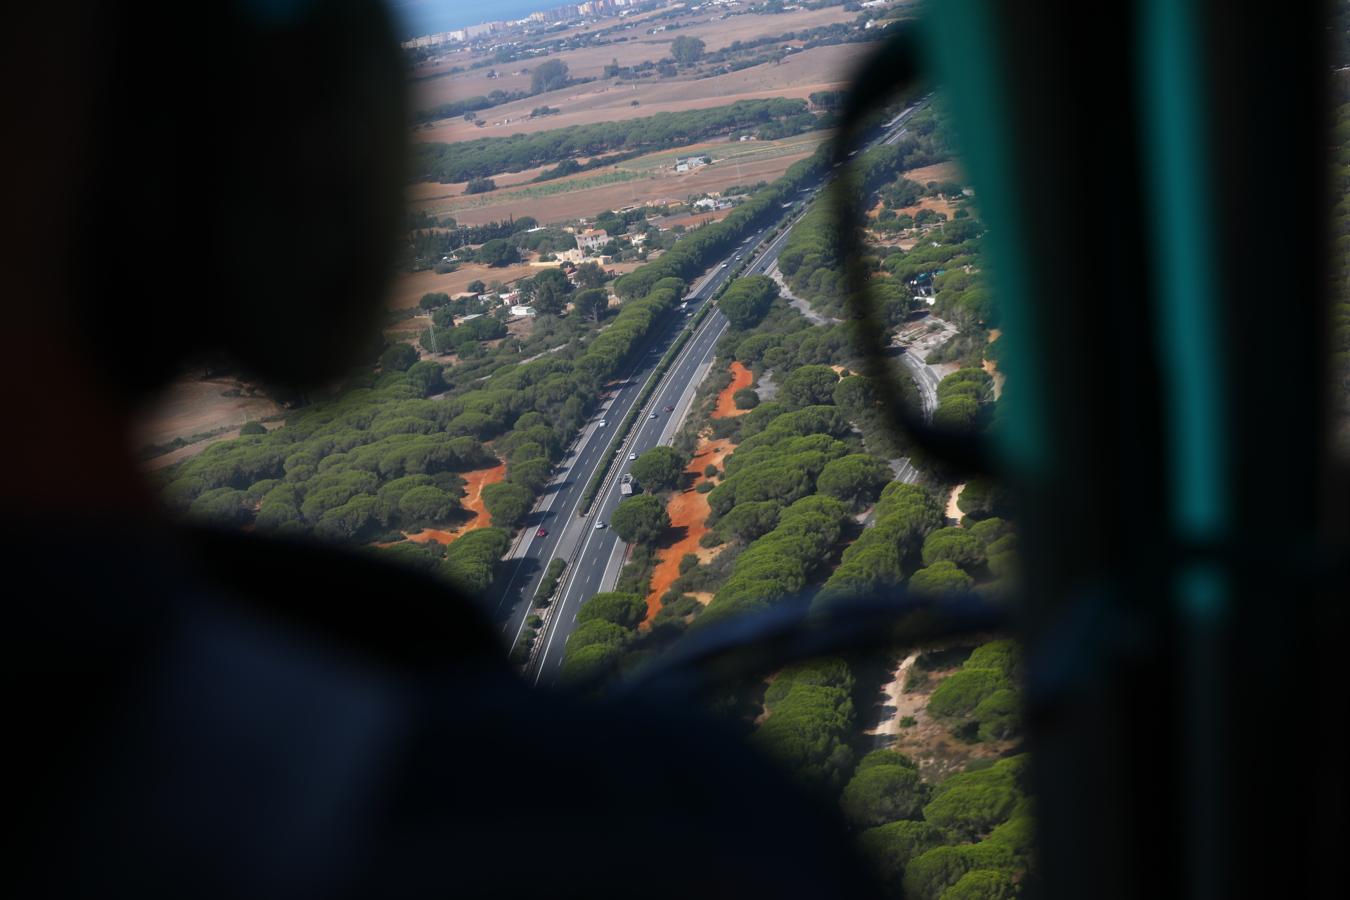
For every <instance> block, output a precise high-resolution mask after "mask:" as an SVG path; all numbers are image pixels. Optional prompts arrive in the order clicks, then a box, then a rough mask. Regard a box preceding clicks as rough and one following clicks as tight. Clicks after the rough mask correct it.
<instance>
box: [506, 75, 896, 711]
mask: <svg viewBox="0 0 1350 900" xmlns="http://www.w3.org/2000/svg"><path fill="white" fill-rule="evenodd" d="M922 102H923V101H920V102H919V103H917V104H915V105H914V106H912V107H910V108H909V109H906V110H905V111H904V112H902V113H901V114H900V115H899V116H897V117H896V118H894V119H892V120H891V121H890V122H888V123H887V124H886V126H885V128H884V130H883V132H882V135H881V136H879V137H878V139H877V141H878V142H884V143H894V142H895V141H896V140H898V137H899V136H900V135H903V134H904V131H905V129H904V128H903V124H904V122H905V121H906V120H907V119H908V118H909V117H910V116H911V115H912V114H913V113H914V112H915V111H916V110H917V109H918V108H919V107H920V106H921V105H922ZM827 177H828V174H827V175H825V176H822V180H821V181H820V182H817V183H815V184H812V185H809V186H808V187H806V188H804V189H803V190H802V191H801V193H802V194H803V195H804V197H803V200H804V202H803V203H802V204H800V206H796V207H794V208H793V210H792V211H791V212H790V213H788V218H789V219H793V220H795V218H796V217H799V216H800V215H801V214H802V213H803V212H804V211H805V210H806V208H807V207H808V206H809V205H810V202H811V201H812V200H814V199H815V197H816V196H817V194H818V193H819V190H820V187H821V184H822V183H823V181H824V179H825V178H827ZM778 224H779V223H778V222H774V223H772V224H770V225H767V226H765V227H764V228H762V229H760V230H759V231H758V232H756V233H754V234H752V235H751V236H750V237H749V238H748V239H746V240H744V241H743V242H742V244H741V245H740V247H739V248H738V249H735V250H733V251H732V252H731V254H729V255H728V256H727V257H726V258H725V259H724V260H723V261H722V262H721V263H719V264H718V265H717V266H715V267H714V268H713V269H711V270H710V272H709V274H708V275H706V276H705V277H704V278H703V280H702V281H700V282H699V283H697V284H696V285H695V288H694V290H693V291H692V292H691V293H690V296H689V310H688V312H689V313H690V314H693V313H695V312H697V310H698V309H699V308H701V306H702V305H703V303H705V302H707V298H709V297H711V296H712V295H713V294H714V293H715V292H716V291H717V289H718V288H719V287H720V286H721V285H722V283H723V282H724V281H725V280H726V279H727V278H728V277H729V273H731V272H732V271H734V270H735V269H736V267H737V266H738V265H739V264H740V262H741V261H742V260H743V258H744V257H747V256H749V255H750V254H752V253H755V252H757V253H758V256H755V257H754V259H753V262H752V263H751V264H750V265H749V266H748V267H747V269H746V270H745V272H744V273H743V274H745V275H754V274H763V273H764V272H765V271H766V270H767V269H769V268H770V267H771V266H772V265H773V264H774V262H776V261H777V259H778V254H779V253H780V252H781V251H782V249H783V246H784V245H785V243H786V241H787V236H788V234H789V232H790V230H791V229H790V227H789V228H785V229H784V230H783V232H782V233H781V234H779V235H778V236H776V237H774V238H773V239H772V241H770V242H769V243H768V244H767V246H762V245H764V242H765V240H766V238H768V236H769V235H770V234H771V233H772V232H773V230H774V229H775V228H776V227H777V225H778ZM678 315H679V314H677V316H678ZM678 326H679V322H678V320H677V322H676V323H674V324H673V325H672V326H671V327H669V328H668V330H667V331H666V332H665V333H664V334H662V335H661V336H660V337H659V338H658V339H657V340H656V341H655V342H654V343H653V345H652V346H651V347H650V348H649V349H648V350H647V351H645V353H644V354H643V355H642V357H641V358H640V359H639V361H638V362H637V363H636V364H635V366H634V371H633V372H632V373H630V374H629V376H628V377H627V378H626V379H625V381H624V384H623V385H622V386H621V387H620V388H619V390H618V391H617V393H616V394H615V396H614V397H613V398H612V399H611V400H609V401H607V403H606V405H605V407H604V408H603V409H602V412H601V413H600V414H599V416H598V417H597V418H598V419H599V418H603V419H604V420H605V421H606V422H607V425H606V426H605V427H604V428H600V427H599V426H598V424H597V423H592V424H591V425H589V426H587V428H586V429H585V430H584V431H583V433H582V435H581V437H580V438H579V440H578V442H577V444H576V445H575V448H574V449H573V450H572V451H571V452H570V453H569V455H568V458H567V459H566V460H564V462H563V467H564V469H563V474H562V475H560V476H559V478H558V480H557V481H556V483H555V484H554V485H550V487H549V491H550V493H549V494H548V495H546V498H545V501H544V509H543V510H542V511H541V512H540V513H538V514H536V516H537V520H536V519H531V521H530V523H529V524H528V525H527V527H526V531H527V535H528V536H527V537H526V539H525V540H526V543H525V544H524V546H523V547H522V549H521V551H520V554H519V557H520V558H519V559H517V560H515V564H514V569H513V574H512V575H511V576H509V581H508V584H507V587H506V590H505V591H504V593H503V594H502V596H501V598H500V599H499V601H498V608H497V615H498V617H499V618H502V619H503V625H502V628H503V635H504V636H509V637H510V639H511V642H512V643H513V644H514V642H515V640H516V639H517V638H518V636H519V634H520V633H521V631H523V629H524V627H525V620H526V618H527V616H528V613H529V611H530V607H531V603H530V599H531V598H532V597H533V596H534V590H535V589H536V587H537V585H538V583H539V580H540V577H541V574H542V571H543V569H544V568H545V567H546V566H547V564H548V561H549V560H550V559H552V558H553V557H555V556H559V557H562V558H564V559H567V560H569V565H568V570H567V572H566V573H565V574H564V577H563V581H562V584H561V587H560V589H559V590H558V592H557V593H556V595H555V597H554V600H553V603H552V608H551V610H550V614H549V616H548V619H547V621H546V623H545V626H544V628H543V630H542V631H541V632H540V634H539V635H538V637H537V638H536V644H537V646H536V650H535V655H534V659H533V661H532V664H531V665H530V666H529V667H528V669H527V672H526V676H527V678H528V680H529V681H530V683H531V684H534V685H538V686H552V685H554V684H556V682H557V678H558V673H559V671H560V670H561V667H562V661H563V655H564V651H565V649H566V643H567V637H568V635H570V634H571V633H572V631H573V629H574V628H575V627H576V617H577V612H578V610H579V609H580V608H581V604H582V603H583V602H585V600H587V599H588V598H590V597H591V596H593V595H595V594H597V593H600V592H602V591H606V590H612V589H613V588H614V585H615V582H616V581H617V579H618V574H619V570H620V569H621V568H622V565H623V559H624V555H625V549H626V545H625V544H624V543H623V542H622V541H620V540H619V539H618V537H617V536H616V535H615V534H614V532H613V530H612V529H611V528H609V518H610V516H611V515H612V514H613V512H614V508H615V507H616V506H618V503H619V500H620V494H619V479H618V476H619V475H620V474H621V473H622V472H624V471H626V470H627V468H628V466H629V465H630V460H629V456H630V455H633V454H635V455H640V454H641V453H643V452H644V451H646V450H649V449H651V448H652V447H655V446H658V445H660V444H669V443H670V442H671V441H672V439H673V437H674V434H675V432H676V431H677V430H678V428H679V426H680V424H681V423H682V422H683V420H684V417H685V415H686V414H687V412H688V409H689V407H690V405H692V402H693V399H694V395H695V394H696V392H697V390H698V385H699V384H700V383H701V382H702V381H703V378H704V376H706V374H707V372H708V369H709V368H710V367H711V365H712V362H713V357H714V355H715V353H716V348H717V342H718V340H719V339H720V338H721V337H722V335H723V334H724V333H725V332H726V329H727V327H728V323H727V321H726V318H725V317H724V316H723V315H722V314H721V312H720V311H718V310H716V309H714V310H712V311H711V313H709V314H708V315H707V316H705V317H704V320H703V321H702V322H701V323H700V325H699V328H698V330H697V332H696V333H695V334H694V336H693V337H692V338H691V339H690V340H689V341H688V343H687V344H686V345H685V346H684V348H683V349H682V350H681V351H680V355H679V357H678V358H677V359H676V361H675V363H674V364H673V365H672V366H671V367H670V369H669V370H668V371H667V372H666V373H665V375H664V376H663V378H662V380H661V383H660V385H659V386H658V388H657V390H656V391H655V392H654V393H653V394H652V396H651V398H650V399H649V400H648V403H647V405H646V406H645V407H644V409H643V412H642V414H641V416H640V418H639V419H638V420H637V422H636V423H635V424H634V426H633V430H632V433H631V434H630V435H629V436H628V439H627V442H626V443H625V444H624V447H623V449H622V451H621V453H620V454H619V457H618V459H617V460H616V461H615V463H614V465H613V467H612V469H611V471H610V472H609V473H608V478H607V480H606V482H605V484H604V486H603V487H602V488H601V491H600V493H599V495H597V498H596V500H595V503H594V506H593V508H592V510H591V511H590V513H589V514H588V515H587V516H585V517H579V516H577V514H576V513H577V507H578V505H579V503H580V499H581V494H582V493H583V492H584V490H585V487H586V485H587V484H589V482H590V480H591V478H592V477H593V475H594V473H595V471H596V470H597V468H598V467H599V465H600V464H601V462H602V461H603V460H604V458H605V451H606V450H607V448H608V447H609V444H610V441H611V440H612V438H613V436H614V429H615V428H617V427H618V426H619V424H620V423H621V422H622V421H623V419H624V418H625V417H626V416H627V415H628V412H629V410H631V409H632V406H633V403H634V402H635V401H636V399H637V395H638V394H639V393H640V392H641V390H642V386H643V384H645V383H646V380H647V378H648V376H649V375H650V373H651V371H652V369H653V367H654V366H655V365H656V363H657V362H659V361H660V359H661V357H662V355H663V354H664V353H665V351H666V349H668V348H669V346H670V345H671V344H672V343H673V342H674V340H675V339H676V337H677V336H678V334H679V332H680V330H681V329H680V327H678ZM554 498H556V502H555V499H554ZM541 524H542V525H543V526H544V527H545V528H546V529H548V531H549V533H548V535H547V536H545V537H543V538H538V537H535V532H536V530H537V528H538V527H539V525H541ZM597 525H598V526H600V527H597Z"/></svg>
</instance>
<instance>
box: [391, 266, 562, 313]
mask: <svg viewBox="0 0 1350 900" xmlns="http://www.w3.org/2000/svg"><path fill="white" fill-rule="evenodd" d="M538 272H539V270H538V269H537V268H535V267H534V266H527V265H517V266H503V267H501V268H493V267H491V266H482V265H479V264H478V263H468V264H466V265H461V266H460V267H459V268H458V269H456V270H455V271H453V272H447V273H446V274H444V275H437V274H436V273H435V272H433V271H431V270H430V269H428V270H426V271H423V272H413V273H411V274H402V275H399V276H398V277H396V278H395V279H394V280H393V282H392V284H390V286H389V295H388V301H387V305H388V308H389V309H407V308H408V307H410V306H416V305H417V304H418V301H420V300H421V299H422V295H423V294H428V293H431V292H432V291H442V292H444V293H446V294H449V295H450V296H452V297H453V296H454V295H455V294H460V293H463V292H464V291H467V290H468V289H469V282H471V281H482V282H483V283H485V284H491V283H492V282H494V281H500V282H502V283H503V284H507V283H510V282H512V281H515V280H516V279H518V278H524V277H525V276H527V275H534V274H537V273H538Z"/></svg>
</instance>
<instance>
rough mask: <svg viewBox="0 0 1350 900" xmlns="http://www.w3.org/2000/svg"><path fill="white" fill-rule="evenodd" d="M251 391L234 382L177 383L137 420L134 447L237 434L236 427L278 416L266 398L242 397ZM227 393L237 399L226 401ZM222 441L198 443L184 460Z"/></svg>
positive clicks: (200, 380) (188, 380)
mask: <svg viewBox="0 0 1350 900" xmlns="http://www.w3.org/2000/svg"><path fill="white" fill-rule="evenodd" d="M251 387H252V386H251V385H249V384H246V383H245V382H242V381H240V380H238V379H236V378H184V379H180V380H179V381H177V382H175V383H174V384H172V385H170V387H169V388H168V389H167V390H165V391H164V393H163V394H161V395H160V397H159V399H158V400H157V401H156V402H155V403H154V404H153V405H152V406H151V407H150V408H148V409H147V410H146V411H145V413H144V414H143V415H142V416H140V418H139V421H138V422H137V424H136V426H135V430H134V431H133V434H134V435H135V438H134V446H136V447H144V446H148V445H150V444H167V443H169V442H170V441H172V440H173V439H174V438H183V439H184V440H187V439H188V438H190V437H192V436H193V435H194V434H202V433H204V432H208V431H215V430H216V429H219V428H226V427H229V428H233V429H235V433H236V434H237V433H238V430H237V429H238V427H239V426H241V425H243V424H244V423H245V422H249V421H257V420H259V419H264V418H268V417H271V416H276V415H280V414H281V412H282V408H281V407H280V406H278V405H277V404H276V403H274V402H273V401H272V400H271V399H269V398H267V397H264V396H259V395H255V396H251V397H250V396H244V395H243V394H244V393H245V392H247V391H248V390H250V389H251ZM227 392H238V393H239V394H240V396H234V397H228V396H225V394H226V393H227ZM225 437H226V435H224V434H222V435H220V436H219V437H215V438H211V439H208V440H203V441H198V442H197V443H195V444H193V445H191V446H192V447H193V448H195V450H194V451H193V452H191V453H187V454H184V456H183V458H185V457H186V456H192V455H193V454H194V453H200V452H201V451H202V450H204V449H205V448H206V447H208V446H210V445H211V444H212V443H214V442H215V441H219V440H224V439H225ZM183 449H184V450H186V449H188V448H186V447H185V448H183ZM177 452H179V451H175V453H177ZM157 459H158V457H157Z"/></svg>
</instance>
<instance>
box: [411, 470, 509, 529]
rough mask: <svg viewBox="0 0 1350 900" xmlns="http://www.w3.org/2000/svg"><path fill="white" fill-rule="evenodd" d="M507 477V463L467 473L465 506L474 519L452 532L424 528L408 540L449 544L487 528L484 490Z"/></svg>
mask: <svg viewBox="0 0 1350 900" xmlns="http://www.w3.org/2000/svg"><path fill="white" fill-rule="evenodd" d="M505 477H506V463H498V464H497V465H495V466H493V467H492V468H490V469H475V470H474V471H472V472H465V473H464V492H465V493H464V500H463V506H464V508H465V509H466V510H468V511H469V512H471V513H473V518H471V519H469V520H468V521H467V522H465V523H464V524H463V525H460V526H459V527H458V528H455V529H452V530H450V531H445V530H441V529H436V528H423V529H422V530H421V531H419V532H417V533H416V534H410V535H408V540H410V541H412V542H413V543H415V544H425V543H426V542H427V541H435V542H436V543H438V544H448V543H450V542H451V541H453V540H454V539H455V538H457V537H459V536H460V535H462V534H464V533H466V532H469V531H473V530H474V529H475V528H485V527H487V526H488V525H489V524H490V522H489V517H488V513H487V508H486V507H484V506H483V488H485V487H486V486H488V485H489V484H496V483H497V482H499V481H501V480H502V479H503V478H505Z"/></svg>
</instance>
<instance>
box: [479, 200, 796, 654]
mask: <svg viewBox="0 0 1350 900" xmlns="http://www.w3.org/2000/svg"><path fill="white" fill-rule="evenodd" d="M777 224H778V223H777V222H774V223H771V224H769V225H766V226H764V227H763V228H761V229H760V230H759V231H756V232H754V233H752V234H751V235H750V237H749V240H747V241H745V242H744V243H743V244H742V245H741V246H742V248H750V247H755V246H757V245H759V244H760V243H762V242H763V240H764V238H765V237H766V236H767V235H768V234H769V233H771V232H772V231H773V229H774V228H775V227H776V226H777ZM780 246H781V245H780ZM743 252H748V251H746V250H736V251H734V252H733V253H732V255H731V256H730V257H728V260H729V261H728V264H727V265H726V266H725V267H723V266H722V265H720V264H719V265H717V266H715V267H714V268H713V269H712V270H711V271H710V272H709V273H708V274H707V275H705V276H704V277H703V278H702V279H701V280H700V281H698V282H696V283H695V285H694V289H693V290H692V291H691V292H690V293H689V296H688V298H687V299H688V303H689V310H690V311H691V312H693V311H697V310H698V309H699V308H701V307H702V305H703V304H704V303H705V302H706V301H707V299H708V298H709V297H711V296H712V295H713V294H714V293H715V292H716V291H717V289H718V288H719V287H721V286H722V284H723V282H725V281H726V280H727V279H728V278H729V277H730V274H731V272H732V271H733V270H734V268H735V266H736V263H735V256H736V254H739V253H743ZM687 322H688V318H687V317H686V316H685V315H684V313H683V312H682V311H676V312H673V313H671V314H670V315H669V316H668V319H667V323H666V327H665V328H664V329H662V330H660V331H659V333H658V334H656V335H655V336H654V337H653V338H651V339H650V340H649V342H648V343H647V344H646V346H645V347H644V348H642V349H641V350H639V352H638V356H637V359H636V361H634V362H632V363H630V364H629V369H628V370H627V371H626V372H625V373H623V376H622V377H621V378H620V379H619V381H618V383H617V384H615V385H613V386H612V389H611V391H610V392H609V395H608V396H607V397H606V398H605V399H604V400H603V401H602V403H601V405H600V408H599V410H598V411H597V413H596V414H595V415H593V416H592V417H591V421H590V422H589V423H588V424H587V425H586V427H585V428H584V429H582V432H581V434H580V435H579V436H578V438H577V440H576V441H574V442H573V444H572V446H571V447H569V448H568V451H567V454H566V456H565V457H564V458H563V460H562V461H561V462H560V463H559V465H558V468H557V471H556V474H555V475H554V479H553V481H552V482H551V483H550V484H549V485H548V487H547V488H546V489H545V492H544V496H543V497H542V498H541V501H540V503H539V504H538V505H537V506H536V508H535V510H534V511H533V512H532V513H531V514H530V516H529V517H528V518H527V519H526V521H525V525H524V527H523V528H522V531H521V536H520V538H519V539H518V540H517V542H516V544H515V545H514V546H513V548H512V552H511V553H510V554H509V556H508V558H507V561H506V563H505V564H504V565H505V572H504V573H503V575H501V576H499V579H498V580H499V582H504V585H503V588H502V589H501V591H500V592H498V593H497V594H496V596H494V597H491V598H489V602H490V605H489V607H488V613H489V614H490V615H491V616H492V618H493V620H494V621H495V622H497V623H498V627H499V628H500V630H501V633H502V636H503V638H504V640H505V641H506V642H507V643H510V644H512V645H514V642H515V640H516V638H517V636H518V635H519V634H520V632H521V631H522V630H523V628H524V625H525V621H526V619H527V618H528V616H529V614H530V611H531V607H532V601H533V598H534V593H535V591H536V590H537V589H538V587H539V582H540V580H541V579H542V577H543V574H544V570H545V569H546V568H547V567H548V563H549V561H550V560H552V559H554V558H555V557H561V558H563V559H571V558H572V557H573V556H574V551H575V550H576V549H577V547H578V545H579V544H581V543H583V542H587V541H588V540H589V539H592V538H593V537H594V536H593V535H592V534H591V533H590V532H591V530H592V522H593V521H595V517H596V512H594V511H593V512H592V513H591V514H589V515H587V516H585V517H581V516H579V515H578V508H579V507H580V505H581V498H582V494H584V493H585V490H586V486H587V485H588V484H589V483H590V481H591V478H592V477H593V476H594V475H595V472H596V471H597V470H598V469H599V468H600V465H601V464H602V462H604V461H605V456H606V451H607V450H608V448H609V445H610V442H611V441H612V440H613V439H614V436H615V434H616V433H617V430H618V429H619V427H620V426H621V425H622V423H623V420H624V419H625V418H626V417H627V415H628V413H629V411H630V410H631V409H632V408H633V404H634V403H636V402H637V398H638V395H639V394H640V393H641V392H642V387H643V385H644V384H646V382H647V379H648V378H649V376H650V375H651V373H652V370H653V369H655V368H656V365H657V363H659V362H660V361H661V358H662V357H663V356H664V355H665V353H666V351H667V350H668V349H669V348H670V346H671V344H673V343H674V342H675V340H676V339H677V338H678V337H679V335H680V333H681V332H682V331H684V330H685V326H686V323H687ZM719 322H720V323H721V329H720V330H719V329H717V325H718V323H719ZM724 329H725V320H724V319H723V318H722V315H721V313H719V312H716V311H714V312H713V313H712V314H711V315H708V316H706V317H705V318H704V320H703V322H702V323H701V327H700V328H699V331H698V333H697V334H696V335H695V336H694V338H692V339H691V340H690V341H689V342H688V343H687V344H686V345H685V350H684V355H683V356H682V358H681V363H683V361H684V360H686V359H688V358H689V356H690V353H691V351H694V350H696V351H698V352H700V353H701V352H703V351H705V350H706V351H707V352H708V353H711V348H712V347H713V346H715V345H716V341H717V338H718V337H720V336H721V333H722V330H724ZM714 330H715V331H716V335H715V336H712V337H711V338H709V335H710V334H712V332H713V331H714ZM709 340H710V341H711V343H708V341H709ZM688 371H689V370H688V369H687V368H685V367H684V366H683V364H681V365H677V366H672V367H671V370H670V372H668V373H667V378H666V381H667V382H669V381H670V380H671V376H672V375H684V374H686V373H687V372H688ZM665 396H666V393H665V392H664V391H662V392H658V393H657V394H654V395H653V398H652V400H651V401H650V403H652V404H655V408H656V409H658V410H659V409H660V408H661V406H662V405H665V404H667V403H668V402H669V401H668V400H665V399H663V398H664V397H665ZM662 415H664V414H662ZM601 422H604V423H605V424H604V425H601V424H600V423H601ZM647 424H648V421H647V420H645V419H644V420H643V422H642V425H643V426H646V425H647ZM649 431H650V430H649V429H647V428H646V427H642V428H639V427H636V426H635V428H634V434H636V435H646V434H648V433H649ZM630 442H631V439H630ZM624 452H625V461H626V454H627V452H628V451H627V450H625V451H624ZM611 490H613V491H615V492H617V490H618V489H617V487H615V488H612V489H611ZM595 505H596V507H597V509H600V508H601V507H602V506H603V504H602V503H601V498H597V501H596V504H595ZM609 509H612V506H611V507H609V508H606V509H604V510H603V511H602V512H601V515H602V521H606V522H608V519H604V518H603V516H604V515H607V514H608V510H609ZM541 528H542V529H543V530H544V531H545V532H546V534H544V535H543V536H540V535H539V534H538V532H539V530H540V529H541ZM603 531H604V534H605V537H606V538H609V543H612V542H613V540H614V539H613V536H612V534H610V532H609V531H608V528H606V529H603ZM583 549H584V551H585V552H594V551H593V550H592V548H591V547H590V546H589V545H588V546H587V547H585V548H583ZM591 583H592V584H594V579H592V582H591ZM580 584H582V585H584V584H585V581H584V576H583V580H582V581H581V582H580ZM598 590H599V589H598V588H596V589H593V590H591V592H590V593H592V594H594V593H596V592H597V591H598ZM587 596H589V594H588V595H587ZM569 632H570V629H569Z"/></svg>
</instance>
